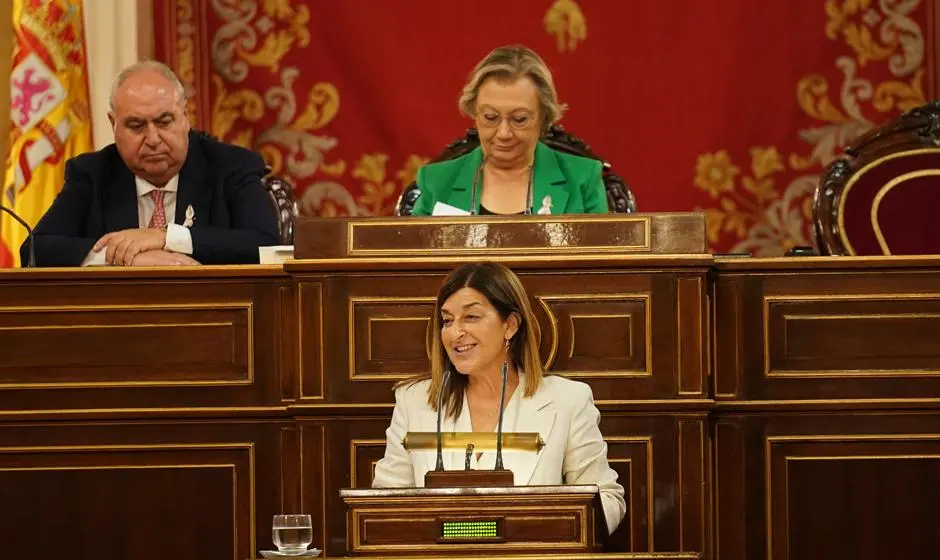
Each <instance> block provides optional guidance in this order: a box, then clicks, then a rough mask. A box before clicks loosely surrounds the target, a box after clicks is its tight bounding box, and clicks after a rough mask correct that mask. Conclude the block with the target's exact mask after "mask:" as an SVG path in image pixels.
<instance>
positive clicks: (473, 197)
mask: <svg viewBox="0 0 940 560" xmlns="http://www.w3.org/2000/svg"><path fill="white" fill-rule="evenodd" d="M484 165H486V156H483V159H482V160H481V161H480V166H479V167H477V172H476V173H474V175H473V187H472V188H471V189H470V215H472V216H475V215H477V214H479V212H477V188H478V187H479V185H480V175H482V174H483V166H484Z"/></svg>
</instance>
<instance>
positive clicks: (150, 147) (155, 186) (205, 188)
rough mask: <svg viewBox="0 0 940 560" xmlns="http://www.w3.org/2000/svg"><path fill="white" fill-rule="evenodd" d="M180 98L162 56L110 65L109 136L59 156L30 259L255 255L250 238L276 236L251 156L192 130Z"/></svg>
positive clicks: (257, 242)
mask: <svg viewBox="0 0 940 560" xmlns="http://www.w3.org/2000/svg"><path fill="white" fill-rule="evenodd" d="M184 106H185V97H184V92H183V86H182V84H181V83H180V81H179V79H178V78H177V77H176V75H175V74H174V73H173V71H172V70H170V69H169V68H168V67H167V66H165V65H163V64H160V63H157V62H143V63H138V64H135V65H133V66H130V67H128V68H127V69H125V70H124V71H122V72H121V74H120V75H118V77H117V79H115V81H114V85H113V87H112V89H111V111H110V112H109V113H108V118H109V119H110V120H111V124H112V126H113V127H114V140H115V141H114V144H112V145H110V146H107V147H106V148H103V149H102V150H100V151H97V152H93V153H88V154H82V155H80V156H77V157H75V158H72V159H71V160H69V161H68V162H67V163H66V166H65V185H64V186H63V188H62V192H60V193H59V195H58V196H57V197H56V199H55V201H53V203H52V205H51V206H50V207H49V210H47V211H46V213H45V215H44V216H43V217H42V219H41V220H39V223H38V224H37V225H36V228H35V231H34V235H33V237H34V239H35V243H36V264H37V265H39V266H79V265H82V266H87V265H117V266H159V265H186V264H199V263H202V264H240V263H257V262H258V247H260V246H264V245H277V244H278V225H277V215H276V212H275V210H274V205H273V202H272V200H271V198H270V197H269V195H268V193H267V192H265V188H264V185H263V184H262V183H261V177H262V176H263V174H264V162H263V161H262V159H261V157H260V156H258V155H257V154H255V153H253V152H250V151H248V150H245V149H242V148H239V147H236V146H230V145H227V144H223V143H221V142H218V141H216V140H213V139H212V138H209V137H208V136H206V135H203V134H199V133H195V132H192V131H191V130H190V127H189V121H188V120H187V118H186V115H185V113H184ZM28 243H29V242H28V241H27V242H26V243H24V244H23V246H22V247H21V248H20V253H21V255H27V254H28V249H29V247H28ZM25 258H26V257H25V256H24V261H23V262H25Z"/></svg>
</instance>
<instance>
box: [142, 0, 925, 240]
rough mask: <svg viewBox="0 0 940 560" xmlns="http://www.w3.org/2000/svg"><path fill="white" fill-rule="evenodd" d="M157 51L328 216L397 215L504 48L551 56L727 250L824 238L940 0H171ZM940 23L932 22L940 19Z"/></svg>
mask: <svg viewBox="0 0 940 560" xmlns="http://www.w3.org/2000/svg"><path fill="white" fill-rule="evenodd" d="M154 10H155V20H154V25H155V38H156V45H155V47H156V53H157V56H158V58H161V59H162V60H165V61H167V62H169V63H170V64H171V65H172V66H173V67H174V68H176V69H177V70H178V71H179V72H180V74H181V77H182V78H183V79H184V81H185V82H187V85H188V86H190V88H191V93H192V99H191V104H190V112H191V113H190V116H191V118H192V119H193V121H194V122H195V123H196V125H197V126H200V127H201V128H203V129H206V130H208V131H210V132H212V133H214V134H216V135H217V136H220V137H222V138H223V139H225V140H227V141H230V142H233V143H236V144H240V145H243V146H247V147H251V148H253V149H255V150H257V151H259V152H260V153H261V154H263V155H264V157H265V159H266V160H267V161H268V163H269V164H270V165H271V166H272V167H273V169H274V172H276V173H278V174H281V175H284V176H286V177H288V178H289V180H290V181H291V182H292V183H293V184H294V185H295V187H296V188H297V191H298V195H299V199H300V205H301V210H302V212H304V213H307V214H314V215H323V216H331V215H340V214H350V215H387V214H390V213H391V212H392V210H393V207H394V203H395V201H396V199H397V196H398V194H399V193H400V192H401V190H402V189H403V188H404V186H405V185H407V184H408V183H409V182H410V181H411V180H412V179H413V177H414V174H415V171H416V169H417V168H418V167H419V166H420V165H421V164H422V163H424V162H425V161H427V160H428V159H429V158H431V157H433V156H434V155H436V154H437V153H438V152H439V151H440V150H441V149H442V148H443V147H444V146H445V145H446V144H447V143H448V142H450V141H452V140H454V139H456V138H458V137H460V136H461V135H462V134H463V133H464V132H465V130H466V128H467V127H468V126H470V124H471V123H470V121H469V120H468V119H467V118H465V117H463V116H461V115H460V113H459V112H458V110H457V97H458V95H459V93H460V90H461V88H462V86H463V84H464V81H465V79H466V76H467V74H468V73H469V71H470V70H471V69H472V67H473V65H474V64H475V63H476V62H477V61H478V60H479V59H480V58H482V57H483V56H484V55H485V54H486V53H487V52H488V51H489V50H490V49H492V48H493V47H495V46H498V45H503V44H510V43H522V44H525V45H527V46H529V47H531V48H533V49H535V50H536V51H537V52H539V53H540V54H541V55H542V56H543V58H545V60H546V62H547V63H548V64H549V66H550V67H551V68H552V70H553V73H554V76H555V82H556V86H557V87H558V90H559V94H560V97H561V99H562V101H564V102H566V103H567V104H568V105H569V111H568V113H567V115H566V116H565V117H564V119H563V120H562V122H561V124H562V125H564V126H565V127H566V128H567V129H568V130H569V131H570V132H572V133H574V134H575V135H577V136H579V137H581V138H583V139H584V140H585V141H587V143H588V144H589V145H591V147H592V148H593V149H594V151H595V152H597V153H598V154H600V155H602V156H603V157H604V158H606V159H607V160H608V161H609V162H610V163H611V164H612V165H613V168H614V170H615V171H616V172H617V173H618V174H620V175H621V176H623V177H624V178H625V179H626V181H627V182H628V183H629V184H630V185H631V187H632V189H633V191H634V193H635V195H636V198H637V203H638V206H639V209H640V211H646V212H659V211H687V210H703V211H705V212H706V213H707V216H708V224H709V241H710V243H711V245H712V248H713V249H714V250H717V251H748V252H752V253H754V254H758V255H779V254H781V253H782V252H783V251H784V250H786V249H787V248H789V247H792V246H794V245H809V244H811V243H812V239H811V233H810V207H811V195H812V191H813V189H814V188H815V185H816V181H817V178H818V176H819V174H820V172H821V171H822V169H823V166H825V165H826V164H828V163H829V162H830V161H832V160H833V158H835V157H837V156H838V155H839V154H840V152H841V150H842V148H843V147H844V146H845V145H846V144H847V143H848V142H851V141H852V140H853V139H854V138H856V137H858V135H859V134H861V133H862V132H864V131H866V130H868V129H869V128H871V127H872V126H875V125H877V124H880V123H882V122H885V121H886V120H888V119H890V118H891V117H893V116H895V115H896V114H898V113H899V112H902V111H904V110H906V109H909V108H911V107H914V106H916V105H919V104H922V103H924V102H925V100H926V98H927V97H928V95H929V93H930V92H929V91H928V89H930V87H929V85H930V84H931V83H932V76H930V75H928V68H930V64H932V61H931V60H928V59H929V58H931V57H928V54H927V52H928V51H929V50H930V48H929V47H928V44H929V40H928V37H930V36H932V25H928V24H929V23H930V22H931V21H932V18H933V14H932V13H930V10H931V8H930V7H929V6H928V5H927V2H926V1H925V0H905V1H889V0H827V1H822V0H789V1H786V2H781V1H777V2H754V1H753V0H722V1H721V2H693V1H686V2H626V1H622V0H621V1H615V0H514V1H512V2H509V1H506V0H499V1H497V0H475V1H473V2H464V3H457V2H444V1H438V0H395V1H390V0H308V1H293V2H290V1H288V0H155V1H154ZM928 27H931V29H928Z"/></svg>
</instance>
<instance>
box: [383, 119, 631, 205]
mask: <svg viewBox="0 0 940 560" xmlns="http://www.w3.org/2000/svg"><path fill="white" fill-rule="evenodd" d="M542 141H543V142H545V144H546V145H548V146H549V147H550V148H552V149H554V150H558V151H560V152H565V153H568V154H572V155H576V156H582V157H588V158H591V159H596V160H598V161H600V162H601V164H602V169H603V171H602V173H603V179H604V187H605V188H606V189H607V206H608V207H609V208H610V211H611V212H612V213H617V214H632V213H635V212H636V199H635V198H634V196H633V192H632V191H631V190H630V187H629V186H628V185H627V184H626V183H625V182H624V180H623V179H621V178H620V176H618V175H617V174H615V173H614V172H613V170H612V169H611V166H610V164H609V163H607V162H606V161H604V159H603V158H601V157H599V156H597V155H596V154H595V153H594V152H593V151H591V147H590V146H588V145H587V144H585V143H584V141H583V140H581V139H580V138H578V137H576V136H574V135H573V134H571V133H570V132H567V131H566V130H565V129H564V128H562V127H561V126H560V125H557V124H556V125H552V127H551V129H549V131H548V132H547V133H546V134H545V136H544V137H542ZM479 145H480V137H479V136H478V135H477V131H476V129H474V128H471V129H469V130H467V133H466V135H465V136H464V137H463V138H460V139H458V140H455V141H453V142H451V143H450V144H449V145H448V146H447V147H446V148H444V151H443V152H441V153H440V155H438V156H437V157H436V158H435V159H434V160H433V161H435V162H437V161H447V160H449V159H455V158H458V157H460V156H462V155H464V154H466V153H467V152H470V151H471V150H473V149H474V148H476V147H477V146H479ZM419 196H421V189H419V188H418V185H417V184H416V183H414V182H412V183H411V184H410V185H408V186H407V187H405V190H404V191H402V193H401V195H400V196H399V197H398V202H397V203H396V204H395V215H396V216H410V215H411V213H412V211H413V210H414V205H415V202H416V201H417V200H418V197H419Z"/></svg>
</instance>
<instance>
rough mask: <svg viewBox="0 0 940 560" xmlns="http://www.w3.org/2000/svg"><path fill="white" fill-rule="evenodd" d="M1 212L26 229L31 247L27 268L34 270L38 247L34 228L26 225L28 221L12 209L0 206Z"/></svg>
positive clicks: (28, 243) (27, 241) (27, 240)
mask: <svg viewBox="0 0 940 560" xmlns="http://www.w3.org/2000/svg"><path fill="white" fill-rule="evenodd" d="M0 210H2V211H3V212H6V213H7V214H9V215H10V216H12V217H13V219H14V220H16V221H17V222H19V223H20V225H21V226H23V227H24V228H26V243H27V245H28V246H29V260H28V261H27V263H26V266H27V267H29V268H34V267H35V266H36V247H35V243H34V241H35V240H34V239H33V228H31V227H29V224H27V223H26V220H24V219H23V218H20V217H19V215H18V214H17V213H16V212H14V211H13V210H11V209H10V208H7V207H6V206H4V205H2V204H0Z"/></svg>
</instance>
